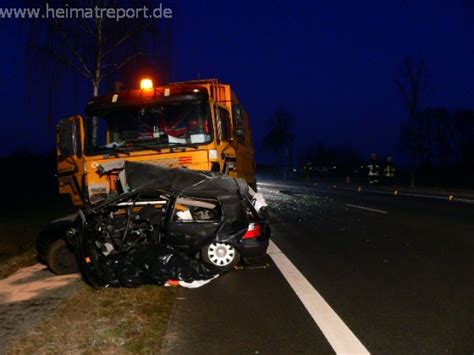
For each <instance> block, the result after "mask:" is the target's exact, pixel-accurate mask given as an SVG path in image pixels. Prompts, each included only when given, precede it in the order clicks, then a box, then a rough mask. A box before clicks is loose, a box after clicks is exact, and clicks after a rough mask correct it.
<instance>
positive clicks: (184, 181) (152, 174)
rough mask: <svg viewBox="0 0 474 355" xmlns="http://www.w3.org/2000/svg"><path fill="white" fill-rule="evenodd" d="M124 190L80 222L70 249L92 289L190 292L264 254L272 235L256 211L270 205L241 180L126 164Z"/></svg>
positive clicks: (83, 215)
mask: <svg viewBox="0 0 474 355" xmlns="http://www.w3.org/2000/svg"><path fill="white" fill-rule="evenodd" d="M114 169H115V170H116V167H114ZM104 171H105V173H106V172H107V167H105V168H104ZM120 184H121V185H122V187H123V192H122V193H121V194H118V195H117V196H115V197H111V198H109V199H106V200H104V201H103V202H101V203H99V204H97V205H95V206H93V207H91V208H89V209H87V210H84V211H81V212H80V213H79V216H78V218H77V220H76V225H77V226H78V228H77V233H76V235H75V236H74V238H73V243H72V244H74V245H73V249H74V252H75V255H76V259H77V261H78V264H79V268H80V269H81V272H82V274H83V276H84V278H85V279H86V281H88V282H89V283H90V284H92V285H93V286H96V287H98V286H107V285H111V286H126V287H135V286H138V285H141V284H166V283H167V282H169V281H170V280H179V281H181V282H183V283H186V284H187V285H188V286H189V285H193V282H195V281H209V280H212V279H213V278H214V277H216V276H217V275H219V274H220V273H221V272H222V271H225V270H228V269H231V268H232V267H233V266H235V265H236V264H238V263H239V262H240V261H244V262H251V261H254V260H256V259H259V258H262V257H263V256H264V255H265V253H266V249H267V247H268V243H269V238H270V234H271V231H270V227H269V225H268V223H267V221H266V219H265V218H264V217H262V215H263V214H262V213H259V211H257V209H258V210H261V208H262V207H264V206H265V204H264V202H262V201H263V199H262V198H261V196H260V195H259V194H255V192H253V191H252V190H251V189H250V188H249V187H248V185H247V184H246V183H245V182H244V181H241V180H239V179H234V178H231V177H228V176H225V175H221V174H216V173H210V172H201V171H193V170H188V169H174V168H166V167H162V166H158V165H150V164H142V163H132V162H124V166H123V173H121V175H120ZM194 285H195V284H194ZM190 287H194V286H190Z"/></svg>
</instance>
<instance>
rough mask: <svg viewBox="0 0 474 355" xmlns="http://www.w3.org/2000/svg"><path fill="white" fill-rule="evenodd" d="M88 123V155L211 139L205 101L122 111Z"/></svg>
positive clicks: (98, 117)
mask: <svg viewBox="0 0 474 355" xmlns="http://www.w3.org/2000/svg"><path fill="white" fill-rule="evenodd" d="M94 119H95V120H96V122H97V123H96V124H93V121H94ZM86 121H87V123H86V131H87V132H86V137H87V142H86V148H87V152H88V153H89V154H94V153H96V154H97V153H99V154H103V153H107V151H110V152H129V151H135V150H147V149H157V150H159V149H161V148H166V147H172V146H195V145H199V144H203V143H209V142H210V141H211V140H212V121H211V117H210V110H209V104H208V102H203V101H180V102H170V103H165V104H159V105H153V106H146V107H137V106H135V107H128V108H121V109H118V110H112V111H107V112H104V113H102V114H97V115H95V116H89V117H88V119H87V120H86Z"/></svg>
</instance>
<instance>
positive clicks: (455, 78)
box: [0, 1, 474, 161]
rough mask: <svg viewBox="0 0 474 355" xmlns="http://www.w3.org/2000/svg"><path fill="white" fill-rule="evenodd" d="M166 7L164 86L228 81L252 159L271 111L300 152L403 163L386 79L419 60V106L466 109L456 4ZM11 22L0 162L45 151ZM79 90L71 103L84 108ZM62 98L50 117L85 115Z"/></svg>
mask: <svg viewBox="0 0 474 355" xmlns="http://www.w3.org/2000/svg"><path fill="white" fill-rule="evenodd" d="M165 4H168V5H169V6H170V7H172V8H173V10H174V16H173V19H172V20H171V21H173V23H172V28H173V38H172V40H173V49H172V53H171V63H172V68H171V72H170V78H171V80H172V81H182V80H191V79H196V78H198V77H201V78H206V77H217V78H219V79H221V80H222V81H224V82H228V83H230V84H232V85H233V87H234V89H235V91H236V93H237V95H238V96H239V98H240V99H241V101H242V103H243V104H244V106H245V107H246V109H247V111H248V112H249V114H250V117H251V121H252V125H253V128H254V139H255V145H256V148H257V151H258V159H259V161H269V159H270V152H262V149H261V148H262V146H261V144H262V137H263V136H264V135H265V132H266V126H265V125H266V121H267V120H268V118H269V117H270V116H271V115H272V113H273V112H275V111H276V109H278V108H279V107H283V108H285V109H286V110H287V111H288V112H289V113H290V114H291V115H292V116H293V117H294V118H295V120H296V122H297V123H296V126H295V132H294V133H295V137H296V151H297V152H298V151H300V150H301V149H302V148H303V147H304V146H306V145H308V144H310V143H314V142H321V143H324V144H326V145H329V146H337V145H352V146H354V147H355V149H356V150H358V151H360V152H361V153H362V154H363V155H364V156H368V155H369V154H370V152H376V153H378V154H379V155H380V156H381V157H383V156H386V155H392V156H395V158H396V160H400V161H402V160H404V159H405V155H404V154H403V153H402V152H400V151H399V150H398V148H397V146H398V143H399V133H400V124H401V123H402V122H403V121H405V120H407V119H408V113H407V110H406V108H405V107H404V106H403V103H402V100H401V98H400V95H399V93H398V91H397V89H396V87H395V85H394V82H393V81H394V78H396V76H397V73H398V70H399V68H400V66H401V64H402V62H403V60H404V58H405V57H407V56H413V57H415V58H422V59H424V60H425V62H426V73H427V76H428V81H427V91H426V94H425V96H424V97H423V102H422V104H423V107H428V106H431V107H446V108H448V109H451V110H455V109H458V108H473V107H474V105H472V98H473V97H474V90H473V87H472V82H474V71H473V70H472V67H473V62H474V48H473V46H472V38H473V37H474V36H473V35H474V27H473V25H472V21H470V20H471V19H472V15H473V14H474V11H472V7H471V6H468V5H467V3H466V2H464V1H459V2H450V3H448V2H438V3H436V4H433V3H432V2H429V1H416V2H411V1H401V2H397V3H392V4H385V3H384V4H382V3H377V2H364V3H351V2H344V3H338V4H329V3H325V4H316V3H312V2H309V1H308V2H303V3H299V4H297V5H289V4H288V3H286V2H283V1H271V2H259V3H256V4H255V3H251V2H241V3H239V6H238V7H236V6H233V5H231V4H225V3H219V4H218V6H206V4H207V2H205V1H196V2H193V3H187V4H186V5H184V4H182V3H180V4H178V3H175V2H165ZM210 19H212V21H211V20H210ZM18 21H19V20H17V21H16V22H15V21H13V20H8V21H7V20H2V22H1V24H0V26H1V27H0V28H1V32H0V39H1V41H2V42H3V44H4V48H5V52H4V53H6V54H8V55H4V56H3V57H2V59H1V62H0V63H1V64H0V67H1V74H0V78H1V85H0V90H1V91H0V97H1V98H2V101H3V103H4V107H6V108H7V109H6V110H5V111H6V112H4V115H5V116H4V118H3V119H2V128H3V129H2V134H1V138H0V139H1V140H2V143H3V144H2V147H1V149H0V155H7V154H9V153H12V152H13V151H15V150H17V149H18V148H24V149H27V150H28V151H31V152H46V151H48V150H50V149H52V148H54V125H51V126H50V127H48V126H47V124H46V122H47V118H46V117H45V116H44V114H40V115H39V117H34V112H31V110H29V109H28V107H27V106H28V104H25V102H26V101H27V100H26V97H25V92H26V90H25V80H26V78H25V71H26V67H25V65H26V62H25V59H24V44H25V43H24V40H23V38H24V32H22V29H21V26H20V24H19V22H18ZM88 90H89V89H88V88H86V87H84V90H83V94H82V98H81V99H80V101H82V102H83V103H84V104H85V102H86V100H87V98H86V97H87V96H89V95H88V94H86V92H87V91H88ZM64 96H65V97H63V98H62V99H61V102H62V104H58V105H57V106H56V107H55V108H54V117H55V120H57V119H59V118H61V117H65V116H68V115H70V114H74V113H76V112H77V110H79V111H80V110H81V109H80V108H77V107H74V108H71V107H73V106H79V107H81V106H82V107H84V105H81V104H80V103H77V102H76V103H73V101H74V98H71V95H70V93H66V91H65V95H64ZM75 100H76V101H77V99H75Z"/></svg>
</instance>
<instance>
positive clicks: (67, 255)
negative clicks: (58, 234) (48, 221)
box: [46, 239, 79, 275]
mask: <svg viewBox="0 0 474 355" xmlns="http://www.w3.org/2000/svg"><path fill="white" fill-rule="evenodd" d="M46 259H47V260H46V261H47V262H48V266H49V268H50V269H51V271H52V272H54V273H55V274H57V275H64V274H73V273H75V272H77V271H79V268H78V267H77V262H76V257H75V256H74V254H73V252H72V251H71V250H70V249H69V248H68V247H67V245H66V242H65V241H64V239H58V240H55V241H54V242H53V243H51V245H50V246H49V248H48V253H47V256H46Z"/></svg>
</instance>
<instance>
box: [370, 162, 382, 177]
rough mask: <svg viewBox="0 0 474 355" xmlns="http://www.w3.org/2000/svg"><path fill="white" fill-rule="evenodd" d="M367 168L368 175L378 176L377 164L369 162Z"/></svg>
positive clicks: (378, 167)
mask: <svg viewBox="0 0 474 355" xmlns="http://www.w3.org/2000/svg"><path fill="white" fill-rule="evenodd" d="M367 168H368V169H369V176H379V174H380V166H379V165H378V164H375V163H370V164H369V165H367Z"/></svg>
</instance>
